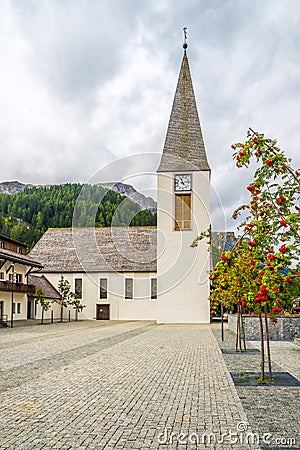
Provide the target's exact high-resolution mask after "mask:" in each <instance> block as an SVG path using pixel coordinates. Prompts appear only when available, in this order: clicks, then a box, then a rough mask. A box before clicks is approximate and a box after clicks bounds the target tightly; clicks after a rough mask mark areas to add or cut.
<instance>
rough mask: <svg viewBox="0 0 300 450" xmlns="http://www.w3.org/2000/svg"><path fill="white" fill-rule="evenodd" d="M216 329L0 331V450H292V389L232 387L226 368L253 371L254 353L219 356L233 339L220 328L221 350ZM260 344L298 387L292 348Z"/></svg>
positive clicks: (149, 325) (108, 326)
mask: <svg viewBox="0 0 300 450" xmlns="http://www.w3.org/2000/svg"><path fill="white" fill-rule="evenodd" d="M219 328H220V325H218V324H216V325H215V324H213V325H157V324H155V323H154V322H134V321H132V322H109V321H107V322H106V321H103V322H102V321H80V322H73V323H63V324H52V325H44V326H41V325H32V326H26V327H18V328H15V329H12V330H11V329H3V330H0V352H1V356H2V358H1V361H2V362H1V386H0V390H1V412H0V418H1V420H0V423H1V425H0V427H1V429H0V448H1V450H2V449H13V450H18V449H26V450H38V449H45V450H46V449H97V450H102V449H107V450H108V449H137V450H138V449H142V448H143V449H187V448H188V449H198V448H212V449H231V448H233V449H242V448H245V449H252V448H253V449H254V448H261V447H262V446H265V447H266V446H277V447H278V446H279V444H280V446H281V447H280V448H285V447H286V448H288V447H294V448H299V446H300V437H299V410H300V408H299V389H300V388H299V387H292V388H290V387H260V388H259V389H256V388H252V387H244V386H242V387H235V386H234V384H233V382H232V379H231V377H230V373H229V372H230V371H237V370H253V369H254V370H256V371H257V369H258V367H259V358H260V356H259V355H257V354H255V353H253V354H251V355H244V356H243V355H232V354H230V353H229V354H222V353H221V350H220V348H226V346H227V347H228V348H231V347H232V346H233V341H234V337H233V335H232V334H231V333H229V332H227V331H226V333H225V342H222V341H221V340H220V329H219ZM271 345H272V355H273V356H272V358H273V364H274V369H275V370H277V371H288V372H290V373H291V374H292V375H293V376H294V377H296V378H297V379H299V377H300V364H299V362H300V350H299V347H297V346H296V345H295V344H293V343H291V342H272V344H271ZM249 347H252V348H258V343H257V342H251V343H249ZM266 434H268V436H265V435H266ZM256 435H257V436H258V437H259V439H260V442H259V444H258V443H257V440H256V438H255V436H256ZM257 436H256V437H257ZM264 439H265V440H264ZM252 441H254V442H252Z"/></svg>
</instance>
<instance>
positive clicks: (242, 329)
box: [241, 307, 247, 352]
mask: <svg viewBox="0 0 300 450" xmlns="http://www.w3.org/2000/svg"><path fill="white" fill-rule="evenodd" d="M241 332H242V339H243V346H244V352H246V351H247V348H246V336H245V326H244V319H243V310H242V307H241Z"/></svg>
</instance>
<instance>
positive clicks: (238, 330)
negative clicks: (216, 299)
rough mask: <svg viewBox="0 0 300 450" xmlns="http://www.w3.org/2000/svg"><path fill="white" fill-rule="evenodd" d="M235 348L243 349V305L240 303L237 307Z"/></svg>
mask: <svg viewBox="0 0 300 450" xmlns="http://www.w3.org/2000/svg"><path fill="white" fill-rule="evenodd" d="M235 350H236V351H237V352H241V351H242V340H241V307H240V305H238V307H237V323H236V342H235Z"/></svg>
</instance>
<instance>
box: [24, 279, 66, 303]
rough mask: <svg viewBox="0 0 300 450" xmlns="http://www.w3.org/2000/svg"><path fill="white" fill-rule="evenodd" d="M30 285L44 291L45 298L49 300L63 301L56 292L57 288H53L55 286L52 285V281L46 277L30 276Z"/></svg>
mask: <svg viewBox="0 0 300 450" xmlns="http://www.w3.org/2000/svg"><path fill="white" fill-rule="evenodd" d="M28 283H29V284H34V285H35V287H36V289H38V288H41V289H43V291H44V296H45V298H46V299H48V300H60V299H61V295H60V293H59V292H58V291H57V290H56V288H55V287H54V286H53V284H51V283H50V281H49V280H47V278H46V277H45V276H44V275H42V276H38V275H32V274H29V275H28ZM35 296H36V295H35Z"/></svg>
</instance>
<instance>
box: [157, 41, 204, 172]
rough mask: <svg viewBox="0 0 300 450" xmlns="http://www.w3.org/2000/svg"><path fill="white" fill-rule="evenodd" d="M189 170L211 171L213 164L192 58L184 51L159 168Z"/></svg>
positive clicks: (160, 169) (171, 170)
mask: <svg viewBox="0 0 300 450" xmlns="http://www.w3.org/2000/svg"><path fill="white" fill-rule="evenodd" d="M184 48H185V47H184ZM186 170H203V171H204V170H205V171H209V170H210V167H209V165H208V162H207V158H206V152H205V147H204V142H203V137H202V132H201V126H200V121H199V116H198V111H197V105H196V100H195V94H194V90H193V83H192V78H191V73H190V68H189V62H188V58H187V55H186V51H184V55H183V60H182V64H181V69H180V74H179V79H178V84H177V88H176V92H175V97H174V102H173V107H172V111H171V115H170V120H169V126H168V130H167V135H166V140H165V145H164V149H163V154H162V158H161V161H160V165H159V168H158V172H176V171H186Z"/></svg>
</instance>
